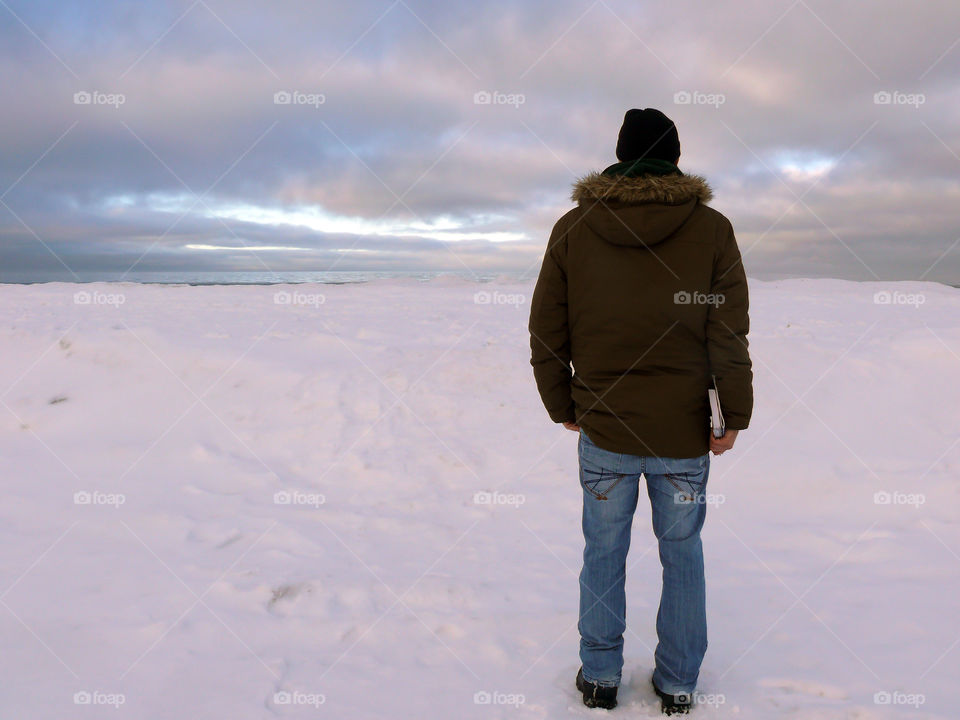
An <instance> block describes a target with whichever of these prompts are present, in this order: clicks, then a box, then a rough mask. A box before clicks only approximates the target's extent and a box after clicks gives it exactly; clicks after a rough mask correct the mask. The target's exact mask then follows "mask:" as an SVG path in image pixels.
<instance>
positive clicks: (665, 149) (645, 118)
mask: <svg viewBox="0 0 960 720" xmlns="http://www.w3.org/2000/svg"><path fill="white" fill-rule="evenodd" d="M678 157H680V137H679V136H678V135H677V126H676V125H674V124H673V120H671V119H670V118H668V117H667V116H666V115H664V114H663V113H662V112H660V111H659V110H655V109H653V108H646V109H644V110H637V109H633V110H627V114H626V115H625V116H624V118H623V126H622V127H621V128H620V137H619V139H618V140H617V160H619V161H620V162H627V161H629V160H639V159H640V158H657V159H658V160H666V161H667V162H676V160H677V158H678Z"/></svg>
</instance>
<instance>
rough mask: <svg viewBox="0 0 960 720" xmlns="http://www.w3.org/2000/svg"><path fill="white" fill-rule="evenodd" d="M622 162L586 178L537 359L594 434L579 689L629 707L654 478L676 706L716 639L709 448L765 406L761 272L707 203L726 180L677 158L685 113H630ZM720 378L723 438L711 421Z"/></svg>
mask: <svg viewBox="0 0 960 720" xmlns="http://www.w3.org/2000/svg"><path fill="white" fill-rule="evenodd" d="M617 159H618V160H619V162H618V163H616V164H614V165H611V166H610V167H608V168H607V169H606V170H604V171H603V172H601V173H591V174H589V175H587V176H586V177H584V178H582V179H581V180H579V181H578V182H577V183H576V184H575V185H574V191H573V200H574V201H575V202H576V203H577V207H575V208H574V209H573V210H571V211H570V212H568V213H567V214H566V215H564V216H563V217H562V218H560V220H559V221H558V222H557V224H556V225H555V226H554V228H553V233H552V234H551V236H550V242H549V245H548V246H547V250H546V253H545V254H544V257H543V266H542V268H541V270H540V276H539V279H538V280H537V286H536V289H535V290H534V293H533V302H532V307H531V311H530V346H531V349H532V357H531V360H530V362H531V364H532V365H533V370H534V376H535V377H536V381H537V388H538V390H539V391H540V396H541V398H542V399H543V404H544V405H545V406H546V409H547V412H548V413H549V415H550V418H551V419H552V420H553V421H554V422H557V423H563V425H564V427H566V428H567V429H569V430H573V431H575V432H578V433H579V436H580V442H579V460H580V485H581V488H582V490H583V535H584V540H585V548H584V553H583V570H582V571H581V573H580V620H579V623H578V628H579V630H580V661H581V664H582V666H581V669H580V671H579V672H578V673H577V677H576V686H577V689H578V690H579V691H580V692H581V693H582V694H583V702H584V704H585V705H587V706H588V707H600V708H613V707H616V704H617V689H618V687H619V685H620V680H621V672H622V669H623V632H624V630H625V629H626V595H625V576H626V559H627V551H628V550H629V547H630V530H631V525H632V523H633V515H634V511H635V510H636V507H637V500H638V495H639V482H640V477H641V475H642V476H644V477H645V478H646V482H647V494H648V496H649V498H650V504H651V508H652V512H653V530H654V534H655V535H656V538H657V541H658V543H659V549H660V562H661V565H662V566H663V588H662V592H661V596H660V609H659V612H658V613H657V638H658V643H657V648H656V652H655V653H654V659H655V668H654V672H653V676H652V683H653V689H654V691H655V692H656V694H657V696H659V698H660V703H661V709H662V711H663V713H664V714H667V715H673V714H677V713H686V712H688V711H689V709H690V707H691V704H692V699H693V698H692V695H693V692H694V689H695V688H696V684H697V678H698V676H699V673H700V664H701V662H702V661H703V656H704V654H705V652H706V650H707V618H706V593H705V584H704V573H703V548H702V545H701V543H700V529H701V528H702V527H703V522H704V518H705V516H706V504H705V494H704V493H705V490H706V484H707V475H708V473H709V469H710V459H709V451H712V452H713V453H714V454H715V455H721V454H722V453H724V452H726V451H727V450H729V449H731V448H732V447H733V444H734V441H735V440H736V438H737V432H738V431H739V430H743V429H745V428H746V427H747V425H748V423H749V422H750V414H751V412H752V409H753V389H752V381H753V372H752V369H751V363H750V356H749V354H748V352H747V332H748V330H749V320H748V316H747V308H748V301H747V279H746V275H745V274H744V270H743V265H742V263H741V259H740V251H739V249H738V248H737V242H736V239H735V238H734V234H733V227H732V226H731V224H730V221H729V220H727V218H725V217H724V216H723V215H721V214H720V213H719V212H717V211H716V210H714V209H712V208H710V207H707V205H706V203H707V202H708V201H709V200H710V199H711V197H712V196H713V193H712V192H711V190H710V187H709V186H708V185H707V183H706V181H705V180H704V179H703V178H701V177H698V176H695V175H686V174H684V173H682V172H681V171H680V169H679V168H678V167H677V163H678V162H679V160H680V140H679V137H678V135H677V128H676V126H675V125H674V123H673V121H672V120H670V119H669V118H668V117H667V116H666V115H664V114H663V113H662V112H660V111H659V110H654V109H652V108H648V109H646V110H629V111H628V112H627V114H626V117H625V118H624V121H623V127H622V128H621V129H620V136H619V140H618V142H617ZM571 363H572V365H573V369H572V370H571ZM713 376H715V377H716V388H717V390H718V394H719V397H720V402H721V404H722V410H723V416H724V419H725V421H726V423H725V425H726V433H725V434H724V435H723V436H722V437H720V438H715V437H713V436H712V433H711V430H710V427H709V418H710V409H709V403H708V400H707V389H708V387H713V380H712V377H713Z"/></svg>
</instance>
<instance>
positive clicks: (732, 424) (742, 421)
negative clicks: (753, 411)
mask: <svg viewBox="0 0 960 720" xmlns="http://www.w3.org/2000/svg"><path fill="white" fill-rule="evenodd" d="M723 421H724V422H723V426H724V427H725V428H726V429H727V430H746V429H747V427H748V426H749V425H750V418H744V417H727V416H724V418H723Z"/></svg>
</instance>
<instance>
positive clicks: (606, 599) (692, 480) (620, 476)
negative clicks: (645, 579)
mask: <svg viewBox="0 0 960 720" xmlns="http://www.w3.org/2000/svg"><path fill="white" fill-rule="evenodd" d="M704 432H707V431H706V429H705V430H704ZM579 454H580V485H581V487H582V488H583V537H584V540H585V541H586V547H585V548H584V551H583V570H582V571H581V573H580V621H579V623H578V625H577V627H578V629H579V630H580V660H581V662H582V663H583V677H584V679H585V680H588V681H589V682H593V683H597V684H599V685H607V686H609V685H619V684H620V676H621V671H622V669H623V632H624V630H625V629H626V626H627V625H626V609H627V608H626V592H625V590H624V583H625V580H626V571H627V551H628V550H629V549H630V528H631V525H632V523H633V514H634V511H635V510H636V509H637V496H638V494H639V485H640V476H641V475H644V476H645V477H646V479H647V494H648V495H649V496H650V505H651V507H652V510H653V532H654V534H655V535H656V537H657V541H658V543H659V547H660V564H661V565H662V566H663V589H662V592H661V595H660V610H659V612H658V613H657V638H658V643H657V649H656V652H655V653H654V659H655V661H656V669H655V670H654V673H653V680H654V682H655V683H656V685H657V687H658V688H659V689H660V690H661V691H663V692H665V693H670V694H671V695H679V694H682V693H692V692H693V691H694V689H695V688H696V684H697V677H698V675H699V674H700V663H701V662H702V661H703V656H704V653H706V651H707V614H706V592H705V587H704V577H703V547H702V545H701V544H700V529H701V528H702V527H703V521H704V518H705V516H706V503H705V500H706V497H705V495H704V490H705V489H706V485H707V475H708V474H709V471H710V458H709V456H708V455H702V456H700V457H695V458H658V457H652V456H638V455H627V454H623V453H615V452H610V451H608V450H603V449H602V448H599V447H597V446H596V445H594V444H593V442H592V441H591V440H590V438H589V437H587V434H586V433H585V432H584V431H583V430H581V431H580V447H579Z"/></svg>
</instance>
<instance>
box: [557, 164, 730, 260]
mask: <svg viewBox="0 0 960 720" xmlns="http://www.w3.org/2000/svg"><path fill="white" fill-rule="evenodd" d="M712 197H713V193H712V192H711V190H710V186H709V185H707V181H706V180H704V179H703V178H702V177H699V176H698V175H640V176H637V177H627V176H624V175H604V174H602V173H590V174H589V175H587V176H586V177H584V178H582V179H580V180H578V181H577V183H576V185H574V189H573V199H574V200H575V201H576V202H577V204H578V205H579V210H580V212H581V213H582V216H581V217H582V219H583V222H584V224H585V225H586V226H587V227H588V228H590V229H591V230H592V231H593V232H594V233H596V234H597V235H598V236H599V237H601V238H602V239H603V240H605V241H607V242H608V243H611V244H613V245H623V246H627V247H638V246H640V247H651V246H653V245H657V244H659V243H661V242H663V241H664V240H666V239H667V238H669V237H671V236H672V235H673V234H674V233H676V232H677V231H678V230H679V229H680V228H681V227H683V225H684V223H686V221H687V220H689V219H690V217H691V215H693V213H694V212H695V211H696V210H697V208H698V206H700V205H701V203H706V202H707V201H709V200H710V198H712Z"/></svg>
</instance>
